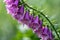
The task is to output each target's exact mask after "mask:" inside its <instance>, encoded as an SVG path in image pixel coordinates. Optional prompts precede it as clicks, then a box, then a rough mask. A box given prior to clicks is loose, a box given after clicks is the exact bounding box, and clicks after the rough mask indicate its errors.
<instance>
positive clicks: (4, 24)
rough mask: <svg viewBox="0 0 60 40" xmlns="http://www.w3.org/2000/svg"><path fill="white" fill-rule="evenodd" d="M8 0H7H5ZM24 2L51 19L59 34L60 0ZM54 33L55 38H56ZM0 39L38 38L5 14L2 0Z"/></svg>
mask: <svg viewBox="0 0 60 40" xmlns="http://www.w3.org/2000/svg"><path fill="white" fill-rule="evenodd" d="M7 1H8V0H7ZM25 1H26V3H27V4H28V5H30V6H32V7H33V8H36V9H37V10H40V11H43V13H44V14H45V15H46V16H47V17H48V18H49V19H50V20H51V22H52V23H53V24H54V26H55V28H56V30H57V31H58V33H59V34H60V0H25ZM54 35H55V40H58V39H57V37H56V34H54ZM0 40H39V38H38V37H37V36H36V35H35V34H34V33H33V32H32V30H31V29H29V28H28V27H26V25H25V27H23V26H22V24H19V23H18V22H17V21H16V20H15V19H13V18H12V17H11V15H9V14H7V11H6V8H5V4H4V3H3V0H0Z"/></svg>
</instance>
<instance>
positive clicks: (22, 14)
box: [14, 5, 24, 21]
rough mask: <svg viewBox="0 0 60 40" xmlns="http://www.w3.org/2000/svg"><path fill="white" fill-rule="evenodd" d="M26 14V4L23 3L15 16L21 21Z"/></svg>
mask: <svg viewBox="0 0 60 40" xmlns="http://www.w3.org/2000/svg"><path fill="white" fill-rule="evenodd" d="M23 16H24V6H23V5H21V6H20V7H19V9H18V12H17V13H16V15H14V18H15V19H17V20H18V21H20V20H21V19H22V18H23Z"/></svg>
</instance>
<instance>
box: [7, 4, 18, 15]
mask: <svg viewBox="0 0 60 40" xmlns="http://www.w3.org/2000/svg"><path fill="white" fill-rule="evenodd" d="M6 9H7V12H8V13H10V14H11V15H14V14H16V13H17V11H18V8H17V7H15V6H13V7H11V6H10V5H6Z"/></svg>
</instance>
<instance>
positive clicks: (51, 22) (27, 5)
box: [22, 0, 60, 39]
mask: <svg viewBox="0 0 60 40" xmlns="http://www.w3.org/2000/svg"><path fill="white" fill-rule="evenodd" d="M22 2H23V4H24V5H26V6H27V7H28V8H30V9H33V10H34V11H36V12H38V13H40V14H41V15H42V16H44V17H45V18H46V20H47V21H48V22H49V23H50V25H51V26H52V28H53V29H54V31H55V33H56V35H57V37H58V38H59V39H60V37H59V35H58V33H57V31H56V29H55V27H54V25H53V24H52V22H51V21H50V20H49V19H48V18H47V17H46V16H45V15H44V14H43V13H42V12H40V11H38V10H36V9H34V8H32V7H30V6H29V5H27V4H26V3H25V2H24V1H23V0H22Z"/></svg>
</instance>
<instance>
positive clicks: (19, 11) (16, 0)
mask: <svg viewBox="0 0 60 40" xmlns="http://www.w3.org/2000/svg"><path fill="white" fill-rule="evenodd" d="M4 2H5V3H6V10H7V12H8V13H9V14H10V15H11V16H12V17H13V18H15V19H16V20H17V21H18V22H19V23H22V24H26V25H27V26H28V27H29V28H31V29H32V30H33V32H34V33H35V34H36V35H37V36H38V37H39V38H41V40H54V39H53V34H52V31H51V30H50V29H49V28H48V27H47V26H46V25H45V26H43V21H42V20H41V19H40V17H39V16H38V15H37V16H34V13H33V12H30V10H28V9H27V8H26V7H28V8H30V9H32V10H33V11H36V12H37V13H41V15H42V16H44V17H45V18H46V19H47V20H48V22H50V21H49V19H48V18H47V17H46V16H45V15H44V14H43V13H42V12H40V11H37V10H36V9H34V8H31V7H29V6H28V5H27V4H26V3H25V2H24V1H23V0H4ZM50 24H51V25H52V26H53V24H52V23H51V22H50ZM53 27H54V26H53ZM54 29H55V28H54ZM55 32H56V30H55ZM56 34H57V32H56ZM57 36H58V34H57ZM58 37H59V36H58Z"/></svg>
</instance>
